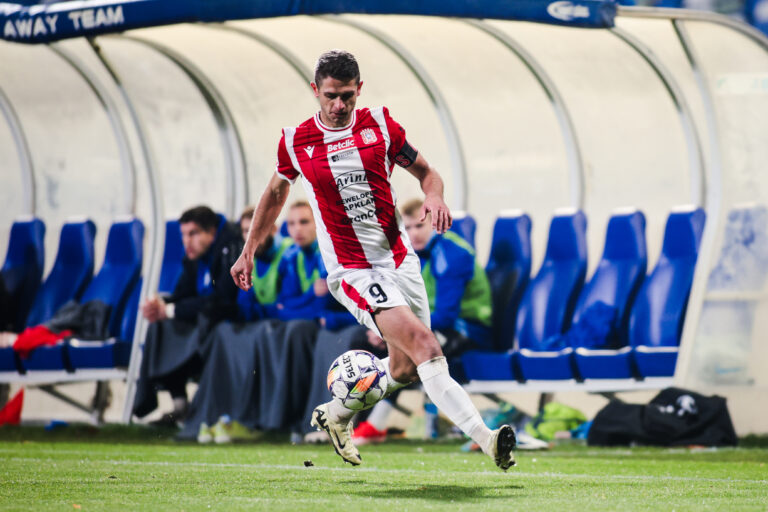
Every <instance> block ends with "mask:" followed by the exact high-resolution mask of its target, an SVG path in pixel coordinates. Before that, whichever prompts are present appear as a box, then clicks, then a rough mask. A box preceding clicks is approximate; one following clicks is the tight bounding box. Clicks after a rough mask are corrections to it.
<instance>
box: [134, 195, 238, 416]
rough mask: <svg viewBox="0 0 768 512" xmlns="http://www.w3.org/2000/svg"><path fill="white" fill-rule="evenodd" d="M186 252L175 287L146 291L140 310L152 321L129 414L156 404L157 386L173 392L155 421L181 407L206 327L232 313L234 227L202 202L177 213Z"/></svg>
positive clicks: (178, 412)
mask: <svg viewBox="0 0 768 512" xmlns="http://www.w3.org/2000/svg"><path fill="white" fill-rule="evenodd" d="M179 223H180V224H181V234H182V242H183V244H184V251H185V253H186V255H185V257H184V261H183V270H182V273H181V276H180V277H179V281H178V283H177V284H176V288H175V289H174V291H173V293H172V294H171V296H170V297H168V298H167V299H163V298H160V297H157V296H155V297H152V298H150V299H148V300H147V301H146V302H145V303H144V304H142V306H141V312H142V314H143V315H144V317H145V318H146V319H147V320H149V321H150V322H151V323H152V325H151V326H150V329H149V331H148V333H147V340H146V343H145V344H144V354H143V360H142V365H141V374H140V377H139V382H138V386H137V391H136V403H135V405H134V414H136V415H137V416H139V417H142V416H145V415H146V414H148V413H150V412H151V411H153V410H154V409H155V408H156V407H157V393H156V392H157V390H158V389H166V390H168V391H169V392H170V394H171V397H172V398H173V412H171V413H169V414H166V415H165V416H163V418H162V420H161V423H169V424H173V423H177V422H178V421H179V420H181V419H182V418H183V416H184V413H185V412H186V409H187V394H186V383H187V379H188V378H189V377H190V376H193V375H195V374H196V373H197V372H198V371H199V368H200V362H201V357H202V355H203V354H204V352H205V350H204V347H202V346H201V343H202V341H203V340H204V339H205V335H206V334H207V331H208V330H209V327H210V326H211V325H212V324H214V323H216V322H218V321H220V320H223V319H227V318H234V316H235V315H236V311H237V309H236V297H237V287H235V286H234V284H233V282H232V279H231V278H230V277H229V268H230V267H231V266H232V264H233V263H234V261H235V260H236V259H237V256H238V255H239V252H240V247H241V244H242V241H241V238H240V234H239V232H238V230H237V229H236V227H234V226H233V225H230V224H229V223H228V222H227V221H226V219H224V218H223V217H222V216H219V215H217V214H216V213H214V212H213V210H211V209H210V208H208V207H207V206H197V207H195V208H191V209H189V210H187V211H185V212H184V213H183V214H182V216H181V218H180V219H179Z"/></svg>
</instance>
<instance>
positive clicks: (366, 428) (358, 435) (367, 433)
mask: <svg viewBox="0 0 768 512" xmlns="http://www.w3.org/2000/svg"><path fill="white" fill-rule="evenodd" d="M352 439H353V440H354V441H355V443H357V444H368V443H380V442H382V441H384V440H385V439H387V432H386V431H384V430H379V429H377V428H376V427H374V426H373V425H371V424H370V423H368V422H367V421H363V422H361V423H360V424H359V425H358V426H357V428H356V429H355V431H354V432H353V433H352Z"/></svg>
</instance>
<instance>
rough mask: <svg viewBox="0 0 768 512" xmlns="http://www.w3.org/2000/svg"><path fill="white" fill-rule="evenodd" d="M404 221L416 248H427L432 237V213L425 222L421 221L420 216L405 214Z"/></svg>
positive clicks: (412, 243) (417, 249)
mask: <svg viewBox="0 0 768 512" xmlns="http://www.w3.org/2000/svg"><path fill="white" fill-rule="evenodd" d="M403 223H404V224H405V231H406V232H407V233H408V238H410V239H411V245H413V248H414V250H416V251H420V250H422V249H423V248H425V247H426V246H427V244H428V243H429V239H430V238H432V220H431V219H430V215H429V214H427V218H426V219H424V222H422V221H420V220H419V218H418V217H411V216H409V215H404V216H403Z"/></svg>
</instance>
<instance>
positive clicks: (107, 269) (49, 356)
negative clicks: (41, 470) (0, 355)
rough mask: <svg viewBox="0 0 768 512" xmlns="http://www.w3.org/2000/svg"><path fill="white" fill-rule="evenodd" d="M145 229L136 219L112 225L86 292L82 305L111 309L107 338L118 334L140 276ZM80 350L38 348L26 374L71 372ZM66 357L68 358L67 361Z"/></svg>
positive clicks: (28, 360)
mask: <svg viewBox="0 0 768 512" xmlns="http://www.w3.org/2000/svg"><path fill="white" fill-rule="evenodd" d="M143 240H144V225H143V224H142V223H141V221H139V220H138V219H129V220H125V221H118V222H115V223H114V224H112V227H111V228H110V230H109V237H108V238H107V251H106V255H105V257H104V264H103V265H102V266H101V269H100V270H99V273H98V274H97V275H96V277H94V278H93V280H92V281H91V282H90V284H89V285H88V287H87V288H86V290H85V293H84V294H83V296H82V298H81V299H80V301H81V302H88V301H91V300H101V301H102V302H104V303H105V304H107V305H109V306H111V312H110V316H109V336H110V337H115V336H117V335H118V334H119V332H120V331H119V330H120V324H121V322H122V318H123V316H122V315H123V311H124V310H125V305H126V302H127V301H128V298H129V296H130V294H131V292H132V291H133V287H134V285H135V284H136V282H137V281H138V279H139V275H140V273H141V262H142V251H143ZM78 350H79V347H70V348H69V349H67V348H66V346H65V344H64V343H60V344H58V345H55V346H50V347H39V348H37V349H35V350H34V351H32V353H31V354H30V356H29V358H28V359H26V360H24V361H22V362H23V367H24V369H25V370H57V369H58V370H61V369H68V370H72V369H75V368H76V367H75V366H73V365H72V364H71V358H72V357H73V354H74V353H76V352H77V351H78ZM68 356H69V357H68Z"/></svg>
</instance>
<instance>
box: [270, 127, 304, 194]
mask: <svg viewBox="0 0 768 512" xmlns="http://www.w3.org/2000/svg"><path fill="white" fill-rule="evenodd" d="M276 170H277V175H278V176H280V177H281V178H283V179H284V180H287V181H290V182H291V183H293V182H295V181H296V178H298V177H299V171H297V170H296V169H295V168H294V167H293V163H292V162H291V157H290V156H288V149H287V147H286V145H285V133H283V136H282V137H280V142H279V143H278V144H277V169H276Z"/></svg>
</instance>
